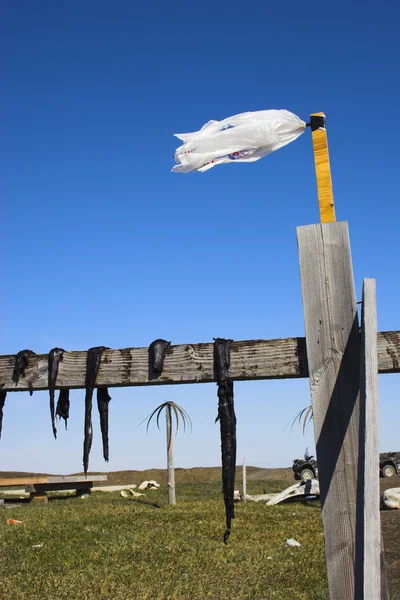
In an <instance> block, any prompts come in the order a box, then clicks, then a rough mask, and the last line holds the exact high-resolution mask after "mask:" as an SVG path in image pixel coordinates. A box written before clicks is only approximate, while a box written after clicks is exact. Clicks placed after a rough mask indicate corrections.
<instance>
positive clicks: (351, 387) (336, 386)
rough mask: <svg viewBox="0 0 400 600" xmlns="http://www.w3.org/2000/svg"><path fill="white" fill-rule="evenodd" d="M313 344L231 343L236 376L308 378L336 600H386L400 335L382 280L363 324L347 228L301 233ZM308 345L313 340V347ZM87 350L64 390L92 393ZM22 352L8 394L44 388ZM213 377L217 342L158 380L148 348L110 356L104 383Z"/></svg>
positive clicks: (189, 354) (63, 366)
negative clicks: (383, 408) (392, 324)
mask: <svg viewBox="0 0 400 600" xmlns="http://www.w3.org/2000/svg"><path fill="white" fill-rule="evenodd" d="M297 239H298V247H299V259H300V274H301V285H302V295H303V307H304V321H305V333H306V337H305V338H288V339H277V340H248V341H241V342H233V343H232V344H231V366H230V370H229V373H230V376H231V378H232V379H233V380H242V381H244V380H254V379H284V378H296V377H298V378H300V377H309V380H310V390H311V399H312V405H313V413H314V431H315V441H316V448H317V459H318V467H319V478H320V489H321V502H322V517H323V526H324V536H325V553H326V564H327V572H328V584H329V593H330V599H331V600H377V599H379V598H380V599H381V600H386V599H387V598H388V594H387V583H386V576H385V563H384V554H383V546H382V542H381V529H380V514H379V469H378V465H379V444H378V438H379V436H378V391H377V389H378V388H377V376H378V372H379V373H399V372H400V331H386V332H380V333H377V330H376V302H375V281H374V280H371V279H366V280H364V284H363V302H362V316H361V324H359V318H358V311H357V303H356V295H355V289H354V281H353V271H352V262H351V253H350V242H349V235H348V227H347V223H345V222H339V223H336V222H329V223H321V224H318V225H310V226H306V227H299V228H298V229H297ZM306 342H307V343H306ZM86 354H87V353H86V352H65V354H64V358H63V361H62V362H61V363H60V365H59V372H58V377H57V389H61V388H84V387H85V373H86ZM14 362H15V356H14V355H9V356H0V390H4V391H10V392H12V391H26V390H31V391H32V390H45V389H47V385H48V383H47V381H48V362H47V355H35V356H32V357H31V359H30V365H29V367H28V368H27V369H26V372H25V376H24V377H21V378H20V380H19V382H18V385H17V386H16V385H15V383H14V382H13V381H12V372H13V368H14ZM211 381H214V373H213V344H212V343H205V344H183V345H179V346H170V347H169V348H168V349H167V352H166V356H165V362H164V369H163V372H162V375H161V376H160V377H158V378H157V379H152V378H151V377H149V372H148V349H147V348H125V349H120V350H106V351H104V353H103V355H102V360H101V366H100V370H99V374H98V377H97V380H96V386H97V387H105V386H106V387H121V386H138V385H165V384H179V383H185V384H186V383H205V382H211Z"/></svg>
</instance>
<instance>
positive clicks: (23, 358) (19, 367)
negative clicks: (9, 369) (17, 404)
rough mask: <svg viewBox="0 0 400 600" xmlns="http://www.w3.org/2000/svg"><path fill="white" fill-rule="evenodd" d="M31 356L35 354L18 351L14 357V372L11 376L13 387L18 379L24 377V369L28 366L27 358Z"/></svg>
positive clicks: (28, 351) (27, 351) (29, 351)
mask: <svg viewBox="0 0 400 600" xmlns="http://www.w3.org/2000/svg"><path fill="white" fill-rule="evenodd" d="M32 354H35V353H34V352H33V351H32V350H20V351H19V352H18V354H17V356H16V357H15V364H14V371H13V374H12V380H13V381H14V383H15V385H18V381H19V378H20V377H23V376H24V375H25V369H26V368H27V367H28V365H29V358H30V357H31V356H32ZM31 395H32V393H31Z"/></svg>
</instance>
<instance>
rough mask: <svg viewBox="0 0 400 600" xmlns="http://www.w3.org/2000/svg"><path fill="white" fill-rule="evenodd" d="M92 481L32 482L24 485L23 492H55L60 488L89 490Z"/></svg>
mask: <svg viewBox="0 0 400 600" xmlns="http://www.w3.org/2000/svg"><path fill="white" fill-rule="evenodd" d="M92 487H93V481H91V480H90V479H88V480H87V481H75V482H74V481H70V482H64V483H32V484H29V485H25V492H57V491H62V490H64V491H65V490H82V489H83V490H90V489H91V488H92Z"/></svg>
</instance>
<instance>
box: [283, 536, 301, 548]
mask: <svg viewBox="0 0 400 600" xmlns="http://www.w3.org/2000/svg"><path fill="white" fill-rule="evenodd" d="M285 546H290V548H297V547H299V546H301V544H299V542H297V541H296V540H294V539H293V538H289V539H288V540H286V544H285Z"/></svg>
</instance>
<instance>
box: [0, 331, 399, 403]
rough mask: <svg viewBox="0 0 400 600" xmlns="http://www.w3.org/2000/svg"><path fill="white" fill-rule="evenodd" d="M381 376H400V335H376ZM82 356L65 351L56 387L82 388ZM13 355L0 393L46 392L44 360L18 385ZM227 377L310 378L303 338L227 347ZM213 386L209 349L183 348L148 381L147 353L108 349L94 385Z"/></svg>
mask: <svg viewBox="0 0 400 600" xmlns="http://www.w3.org/2000/svg"><path fill="white" fill-rule="evenodd" d="M377 342H378V368H379V373H400V331H383V332H380V333H378V339H377ZM86 355H87V352H86V351H77V352H65V353H64V358H63V361H62V362H61V363H60V367H59V372H58V377H57V386H56V387H57V388H58V389H60V388H70V389H78V388H84V387H85V372H86ZM14 362H15V355H3V356H0V390H7V391H17V392H18V391H21V392H22V391H27V390H46V389H47V387H48V386H47V376H48V366H47V355H46V354H37V355H34V356H32V357H31V358H30V364H29V367H28V368H27V369H26V372H25V376H24V377H21V378H20V380H19V382H18V385H17V386H16V385H15V383H14V382H13V381H12V372H13V369H14ZM230 375H231V377H232V379H234V380H236V381H246V380H255V379H289V378H298V377H308V365H307V353H306V342H305V338H284V339H275V340H247V341H241V342H233V343H232V344H231V367H230ZM211 381H214V375H213V344H212V343H211V344H210V343H208V344H182V345H179V346H170V347H169V348H168V349H167V352H166V356H165V362H164V370H163V373H162V375H161V376H160V377H159V378H158V379H154V380H150V379H149V374H148V350H147V348H124V349H121V350H106V351H105V352H104V353H103V356H102V359H101V365H100V370H99V374H98V377H97V382H96V383H97V386H99V387H101V386H103V387H124V386H139V385H166V384H178V383H208V382H211Z"/></svg>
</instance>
